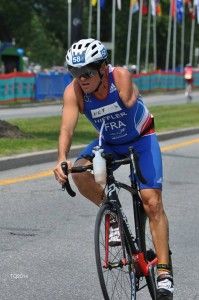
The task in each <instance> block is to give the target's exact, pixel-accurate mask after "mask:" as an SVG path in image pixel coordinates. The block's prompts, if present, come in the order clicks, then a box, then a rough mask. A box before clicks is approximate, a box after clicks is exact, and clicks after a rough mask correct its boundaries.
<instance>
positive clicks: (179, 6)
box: [176, 0, 183, 23]
mask: <svg viewBox="0 0 199 300" xmlns="http://www.w3.org/2000/svg"><path fill="white" fill-rule="evenodd" d="M176 9H177V21H178V23H182V15H183V4H182V0H177V6H176Z"/></svg>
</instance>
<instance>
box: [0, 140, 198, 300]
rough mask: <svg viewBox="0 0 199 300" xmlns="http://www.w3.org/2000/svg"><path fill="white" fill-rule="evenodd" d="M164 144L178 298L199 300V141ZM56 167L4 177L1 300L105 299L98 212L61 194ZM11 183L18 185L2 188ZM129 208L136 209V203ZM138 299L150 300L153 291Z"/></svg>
mask: <svg viewBox="0 0 199 300" xmlns="http://www.w3.org/2000/svg"><path fill="white" fill-rule="evenodd" d="M160 145H161V149H162V153H163V165H164V192H163V197H164V205H165V210H166V212H167V215H168V217H169V222H170V244H171V248H172V251H173V265H174V274H175V277H174V278H175V297H174V299H175V300H187V299H189V300H199V289H198V280H199V277H198V261H199V251H198V249H199V239H198V228H199V214H198V211H199V201H198V194H199V187H198V178H199V168H198V165H199V138H198V135H193V136H189V137H181V138H178V139H172V140H167V141H164V142H161V143H160ZM53 166H54V163H47V164H40V165H34V166H31V167H30V166H29V167H23V168H18V169H13V170H8V171H4V172H0V178H1V182H0V183H1V185H0V194H1V201H0V270H1V271H0V299H1V300H35V299H37V300H102V294H101V290H100V287H99V282H98V277H97V272H96V266H95V257H94V241H93V231H94V223H95V218H96V214H97V208H96V207H95V206H94V205H93V204H92V203H91V202H89V201H87V200H85V199H84V198H83V197H81V196H80V195H79V194H78V195H77V197H75V198H70V197H69V196H68V195H67V194H66V193H65V192H62V191H61V189H60V186H59V185H58V184H57V182H56V181H55V180H54V177H53V175H52V172H49V171H50V170H52V168H53ZM126 168H127V166H124V167H122V168H121V170H120V171H117V176H118V179H121V180H123V181H124V178H125V176H126V175H127V169H126ZM43 171H46V173H45V174H43V175H41V174H40V175H38V173H40V172H43ZM36 174H37V175H36ZM28 176H29V177H28ZM31 176H32V177H31ZM39 176H40V177H39ZM22 177H23V178H22ZM20 178H22V179H20ZM6 179H7V180H8V179H9V180H10V179H12V180H13V182H12V183H11V181H7V182H5V181H4V183H3V180H6ZM20 180H21V181H20ZM6 183H7V184H6ZM73 188H74V189H75V187H74V186H73ZM75 190H76V189H75ZM76 191H77V190H76ZM125 206H126V208H127V210H130V201H129V202H128V201H125ZM138 300H149V294H148V291H147V289H145V290H143V291H142V292H140V294H139V296H138Z"/></svg>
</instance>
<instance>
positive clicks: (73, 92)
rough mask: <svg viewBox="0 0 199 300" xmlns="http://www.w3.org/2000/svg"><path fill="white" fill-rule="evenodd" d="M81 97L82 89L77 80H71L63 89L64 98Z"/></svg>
mask: <svg viewBox="0 0 199 300" xmlns="http://www.w3.org/2000/svg"><path fill="white" fill-rule="evenodd" d="M81 97H82V89H81V87H80V85H79V83H78V81H77V80H75V79H74V80H73V81H72V82H71V83H70V84H69V85H67V87H66V88H65V90H64V99H71V98H72V99H73V100H74V99H76V100H77V99H80V98H81Z"/></svg>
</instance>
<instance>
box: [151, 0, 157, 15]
mask: <svg viewBox="0 0 199 300" xmlns="http://www.w3.org/2000/svg"><path fill="white" fill-rule="evenodd" d="M151 14H152V16H156V2H155V0H151Z"/></svg>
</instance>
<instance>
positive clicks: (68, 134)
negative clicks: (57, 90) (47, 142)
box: [53, 81, 79, 183]
mask: <svg viewBox="0 0 199 300" xmlns="http://www.w3.org/2000/svg"><path fill="white" fill-rule="evenodd" d="M78 116H79V105H78V89H77V87H76V83H75V81H73V82H71V83H70V84H69V85H68V86H67V88H66V89H65V91H64V105H63V110H62V122H61V127H60V135H59V139H58V158H57V165H56V166H55V168H54V170H53V171H54V174H55V177H56V179H57V180H58V181H59V182H60V183H64V182H65V180H66V176H65V174H64V173H63V171H62V169H61V163H62V162H63V161H67V156H68V152H69V150H70V147H71V143H72V137H73V133H74V130H75V127H76V124H77V121H78ZM67 164H68V167H69V169H70V168H71V163H70V161H67Z"/></svg>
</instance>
